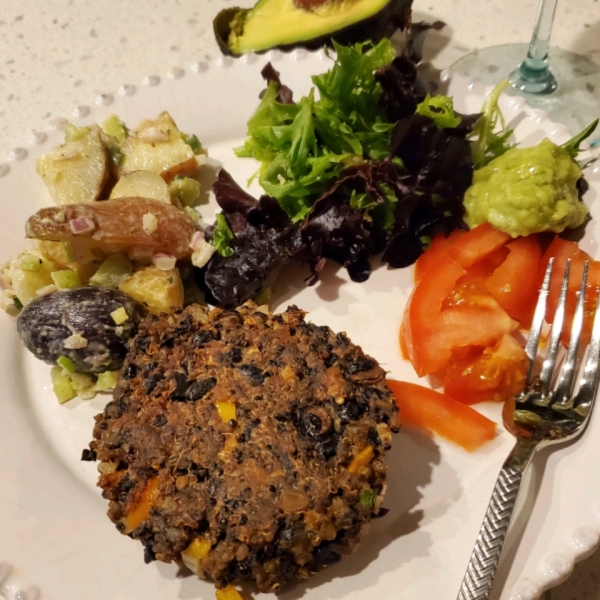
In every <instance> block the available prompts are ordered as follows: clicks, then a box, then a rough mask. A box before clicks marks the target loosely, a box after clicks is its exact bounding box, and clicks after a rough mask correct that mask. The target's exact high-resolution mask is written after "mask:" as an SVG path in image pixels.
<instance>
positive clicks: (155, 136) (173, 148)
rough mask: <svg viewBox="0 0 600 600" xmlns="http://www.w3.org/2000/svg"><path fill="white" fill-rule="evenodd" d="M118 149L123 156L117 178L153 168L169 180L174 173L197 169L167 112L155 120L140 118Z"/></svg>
mask: <svg viewBox="0 0 600 600" xmlns="http://www.w3.org/2000/svg"><path fill="white" fill-rule="evenodd" d="M120 150H121V152H122V154H123V159H122V161H121V163H120V165H119V166H118V169H117V170H118V175H119V177H122V176H123V175H125V174H126V173H131V172H132V171H152V172H153V173H158V174H159V175H160V176H161V177H162V178H163V179H164V180H165V181H166V182H170V181H171V180H172V179H173V178H174V177H175V175H194V174H195V173H196V171H197V170H198V163H197V162H196V156H195V154H194V151H193V150H192V148H191V147H190V146H188V144H186V143H185V142H184V141H183V139H182V137H181V132H180V131H179V129H177V125H175V123H174V121H173V119H172V118H171V116H170V115H169V113H167V112H163V113H161V114H160V115H159V116H158V118H157V119H156V120H154V121H152V120H148V121H143V122H142V123H141V125H140V126H139V127H138V128H137V129H136V130H135V131H134V132H133V134H132V135H130V136H128V137H126V138H125V140H124V141H123V142H122V143H121V145H120Z"/></svg>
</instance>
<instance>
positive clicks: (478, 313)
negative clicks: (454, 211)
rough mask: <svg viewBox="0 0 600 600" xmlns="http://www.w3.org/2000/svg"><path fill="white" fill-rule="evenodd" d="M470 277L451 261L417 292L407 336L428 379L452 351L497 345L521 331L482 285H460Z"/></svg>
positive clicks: (413, 360) (406, 319)
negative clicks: (460, 280)
mask: <svg viewBox="0 0 600 600" xmlns="http://www.w3.org/2000/svg"><path fill="white" fill-rule="evenodd" d="M464 275H465V271H464V270H463V269H462V267H460V265H458V264H457V263H456V262H454V261H453V260H452V259H450V258H448V257H446V258H445V259H444V260H442V261H440V262H439V263H438V265H437V267H432V268H431V269H430V270H429V271H428V272H427V273H426V274H425V275H424V276H423V278H422V279H421V281H420V282H419V283H418V284H417V286H416V287H415V289H414V290H413V293H412V296H411V298H410V300H409V304H408V306H407V309H406V310H405V313H404V321H403V324H402V330H401V335H402V337H403V341H404V347H405V349H406V354H407V355H408V358H409V360H410V361H411V363H412V365H413V367H414V369H415V371H416V372H417V374H418V375H419V376H420V377H422V376H423V375H429V374H430V373H434V372H436V371H439V370H440V369H442V368H444V367H445V366H446V365H447V364H448V362H449V361H450V358H451V356H452V351H453V350H455V349H456V348H459V347H463V346H473V345H475V346H486V345H489V344H493V343H494V342H495V341H496V340H498V339H499V338H500V337H502V335H504V334H505V333H509V332H510V331H513V330H514V329H516V328H517V327H518V323H517V322H516V321H514V320H513V319H511V318H510V317H509V315H508V314H507V313H506V312H505V311H504V310H503V309H502V307H501V306H500V305H499V304H498V303H497V302H496V301H495V300H494V299H493V298H492V297H491V296H490V295H489V294H487V293H486V292H483V291H481V290H480V289H479V288H478V287H477V286H476V285H471V284H465V285H461V286H459V287H458V288H457V287H456V282H457V281H458V280H459V279H460V278H461V277H462V276H464Z"/></svg>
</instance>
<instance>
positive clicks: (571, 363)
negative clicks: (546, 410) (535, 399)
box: [552, 260, 589, 410]
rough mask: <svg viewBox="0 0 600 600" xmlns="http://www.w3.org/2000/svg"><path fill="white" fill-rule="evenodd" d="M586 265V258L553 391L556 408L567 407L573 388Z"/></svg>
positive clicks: (581, 322)
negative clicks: (564, 351) (571, 323)
mask: <svg viewBox="0 0 600 600" xmlns="http://www.w3.org/2000/svg"><path fill="white" fill-rule="evenodd" d="M588 266H589V265H588V261H587V260H586V261H585V263H584V265H583V274H582V276H581V285H580V286H579V298H577V306H576V308H575V315H574V316H573V325H572V327H571V339H570V341H569V348H568V349H567V355H566V357H565V360H564V362H563V366H562V369H561V372H560V376H559V378H558V383H557V384H556V391H555V393H554V402H553V403H552V407H553V408H556V409H558V410H560V409H563V408H568V404H569V402H570V400H571V399H570V396H571V391H572V389H573V378H574V375H575V366H576V364H577V353H578V351H579V340H580V339H581V331H582V329H583V311H584V307H585V292H586V289H587V274H588Z"/></svg>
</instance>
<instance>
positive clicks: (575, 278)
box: [540, 236, 600, 345]
mask: <svg viewBox="0 0 600 600" xmlns="http://www.w3.org/2000/svg"><path fill="white" fill-rule="evenodd" d="M551 257H554V268H553V270H552V279H551V281H550V294H549V295H548V309H547V318H546V320H547V321H548V322H549V323H552V321H553V319H554V313H555V311H556V305H557V304H558V297H559V296H560V288H561V284H562V279H563V275H564V271H565V266H566V264H567V259H571V271H570V277H569V287H568V291H567V307H566V314H565V324H564V326H563V331H564V332H565V333H563V335H562V338H561V339H562V341H563V343H564V344H565V345H566V344H568V343H569V333H568V332H569V331H570V330H571V325H572V323H573V316H574V314H575V307H576V305H577V293H578V291H579V285H580V283H581V275H582V273H583V265H584V263H585V261H586V260H588V261H590V264H589V271H588V283H587V289H586V294H585V299H586V304H585V317H584V325H583V331H582V334H581V341H582V343H583V344H587V343H588V342H589V339H590V334H591V330H592V323H593V316H594V313H595V310H596V305H597V302H598V292H599V290H600V262H598V261H595V260H592V258H591V257H590V255H589V254H587V253H586V252H584V251H583V250H581V249H580V248H579V245H578V244H577V242H570V241H568V240H564V239H562V238H561V237H559V236H556V237H555V238H554V240H553V241H552V243H551V244H550V246H548V249H547V250H546V253H545V254H544V257H543V259H542V261H541V262H542V268H541V269H540V273H541V275H540V281H541V276H542V275H543V272H544V271H545V270H546V267H547V266H548V261H549V260H550V258H551Z"/></svg>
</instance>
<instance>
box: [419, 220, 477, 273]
mask: <svg viewBox="0 0 600 600" xmlns="http://www.w3.org/2000/svg"><path fill="white" fill-rule="evenodd" d="M465 233H466V232H465V231H462V230H461V229H455V230H454V231H452V232H451V233H450V235H449V236H447V237H446V236H445V235H444V234H443V233H438V234H437V235H436V236H435V237H434V238H433V240H432V242H431V246H429V248H427V250H426V251H425V252H423V254H421V256H419V258H418V259H417V262H416V263H415V283H416V282H418V281H419V280H420V279H421V278H422V277H423V275H424V274H425V273H427V271H429V269H431V268H432V267H435V265H437V263H438V262H440V261H441V260H443V259H444V257H445V256H446V255H447V254H448V250H449V249H450V248H451V247H452V245H453V244H454V243H455V242H456V241H457V240H458V239H459V238H460V237H462V236H463V235H464V234H465Z"/></svg>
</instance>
